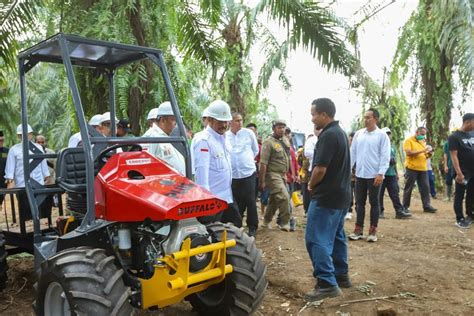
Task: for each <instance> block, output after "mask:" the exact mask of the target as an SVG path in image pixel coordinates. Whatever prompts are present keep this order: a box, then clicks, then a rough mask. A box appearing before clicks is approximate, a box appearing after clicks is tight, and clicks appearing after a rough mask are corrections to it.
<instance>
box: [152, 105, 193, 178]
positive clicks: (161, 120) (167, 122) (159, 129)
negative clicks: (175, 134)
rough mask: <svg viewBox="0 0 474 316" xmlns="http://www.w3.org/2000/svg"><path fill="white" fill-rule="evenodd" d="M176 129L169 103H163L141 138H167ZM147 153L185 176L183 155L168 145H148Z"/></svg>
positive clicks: (174, 118)
mask: <svg viewBox="0 0 474 316" xmlns="http://www.w3.org/2000/svg"><path fill="white" fill-rule="evenodd" d="M175 127H176V117H175V116H174V113H173V109H172V108H171V103H170V102H168V101H167V102H163V103H161V104H160V106H159V107H158V110H157V113H156V121H155V123H153V125H152V127H150V128H149V129H148V130H147V131H146V133H145V134H144V135H143V137H169V135H170V134H171V132H172V131H173V129H174V128H175ZM148 152H149V153H150V154H152V155H154V156H155V157H157V158H159V159H161V160H164V161H165V162H167V163H168V164H169V165H170V166H172V167H173V168H174V169H176V171H178V172H179V173H181V174H182V175H185V174H186V164H185V161H184V157H183V155H181V154H180V152H179V151H178V150H177V149H176V148H175V147H174V146H173V145H172V144H170V143H161V144H149V145H148Z"/></svg>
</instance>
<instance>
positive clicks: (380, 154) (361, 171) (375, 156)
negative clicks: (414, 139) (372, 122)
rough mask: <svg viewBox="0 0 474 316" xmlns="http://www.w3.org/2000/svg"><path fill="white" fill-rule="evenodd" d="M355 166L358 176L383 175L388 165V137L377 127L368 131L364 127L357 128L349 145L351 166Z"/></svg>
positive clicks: (364, 177)
mask: <svg viewBox="0 0 474 316" xmlns="http://www.w3.org/2000/svg"><path fill="white" fill-rule="evenodd" d="M354 165H355V166H356V170H355V175H356V177H358V178H363V179H374V178H375V177H376V176H377V175H385V172H386V171H387V169H388V167H389V165H390V139H389V138H388V136H387V134H386V133H385V132H384V131H382V130H381V129H379V128H378V127H377V128H376V129H375V130H373V131H371V132H369V131H367V129H366V128H363V129H361V130H358V131H357V132H356V133H355V135H354V138H353V139H352V145H351V166H352V168H353V167H354Z"/></svg>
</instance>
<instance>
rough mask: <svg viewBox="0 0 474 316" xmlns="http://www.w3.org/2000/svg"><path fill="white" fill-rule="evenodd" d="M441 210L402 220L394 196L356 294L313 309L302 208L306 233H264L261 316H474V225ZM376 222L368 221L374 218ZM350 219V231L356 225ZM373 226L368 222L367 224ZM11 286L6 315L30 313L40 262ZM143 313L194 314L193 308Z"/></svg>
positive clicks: (415, 207) (360, 258)
mask: <svg viewBox="0 0 474 316" xmlns="http://www.w3.org/2000/svg"><path fill="white" fill-rule="evenodd" d="M432 204H433V205H434V206H435V207H436V208H438V212H437V213H436V214H428V213H423V211H422V207H421V204H420V202H419V200H418V199H416V198H414V199H413V202H412V206H411V209H412V212H413V218H412V219H408V220H397V219H395V218H394V211H393V208H392V206H391V203H389V200H388V199H386V201H385V205H386V211H385V214H386V215H385V216H386V219H381V220H380V223H379V234H378V237H379V241H378V242H376V243H368V242H366V241H365V240H359V241H351V242H350V243H349V257H350V275H351V278H352V282H353V287H352V288H351V289H344V290H343V292H344V295H343V296H341V297H338V298H334V299H327V300H325V301H323V303H322V304H321V305H320V306H307V305H306V304H305V302H304V301H303V299H302V295H303V293H305V292H306V291H308V290H310V289H311V287H312V286H313V285H314V279H313V277H312V268H311V263H310V260H309V257H308V255H307V253H306V249H305V244H304V226H305V218H304V213H303V210H302V208H301V207H298V208H297V209H296V212H295V214H296V217H297V220H298V230H297V231H296V232H294V233H285V232H281V231H278V230H276V229H273V230H259V231H258V235H257V245H258V246H259V248H261V249H262V250H263V252H264V258H265V261H266V263H267V266H268V272H267V278H268V281H269V286H268V289H267V293H266V296H265V299H264V301H263V303H262V305H261V306H260V308H259V311H258V313H257V314H258V315H298V314H301V315H345V316H347V315H396V314H400V315H404V314H413V315H420V314H421V315H427V314H430V315H431V314H433V315H474V281H473V280H474V279H473V276H474V242H473V240H474V227H473V228H471V229H469V230H461V229H458V228H457V227H456V226H454V212H453V210H452V205H451V203H448V202H444V201H441V200H433V203H432ZM367 220H368V219H366V221H367ZM354 221H355V220H354V219H352V220H349V221H346V231H347V232H350V231H351V230H352V229H353V227H354ZM367 226H368V225H367ZM9 266H10V270H9V278H10V281H9V284H8V288H7V289H6V290H5V291H3V292H2V293H0V314H1V315H30V314H32V309H31V303H32V302H33V300H34V290H33V288H32V285H33V283H34V278H35V277H34V273H33V259H32V257H31V256H18V255H17V256H14V257H12V258H10V259H9ZM140 314H141V315H194V313H193V312H192V311H191V307H190V305H189V304H187V303H182V304H180V305H178V306H175V307H172V308H167V309H164V310H160V311H146V312H145V311H143V312H141V313H140Z"/></svg>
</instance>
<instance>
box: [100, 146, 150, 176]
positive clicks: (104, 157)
mask: <svg viewBox="0 0 474 316" xmlns="http://www.w3.org/2000/svg"><path fill="white" fill-rule="evenodd" d="M124 147H125V148H126V150H125V148H124ZM117 148H124V151H142V150H143V147H142V146H140V145H139V144H133V145H130V144H115V145H113V146H110V147H107V148H105V149H104V150H102V151H101V152H100V153H99V154H98V155H97V157H96V158H95V160H96V161H97V162H98V163H99V170H100V169H102V167H103V166H104V165H105V163H106V162H107V160H109V158H110V157H111V156H112V155H113V154H111V151H113V150H115V149H117Z"/></svg>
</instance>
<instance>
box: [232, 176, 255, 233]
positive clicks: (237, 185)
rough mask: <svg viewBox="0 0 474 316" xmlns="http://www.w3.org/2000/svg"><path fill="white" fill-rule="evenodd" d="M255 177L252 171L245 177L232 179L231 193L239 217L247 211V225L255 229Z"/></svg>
mask: <svg viewBox="0 0 474 316" xmlns="http://www.w3.org/2000/svg"><path fill="white" fill-rule="evenodd" d="M256 178H257V175H256V174H255V173H254V174H252V175H251V176H250V177H247V178H242V179H232V195H233V196H234V201H235V203H236V204H237V207H238V209H239V213H240V216H241V219H242V218H243V217H244V214H245V211H247V226H248V227H249V228H255V229H256V228H257V227H258V214H257V200H256V198H255V186H256V184H257V181H256Z"/></svg>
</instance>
